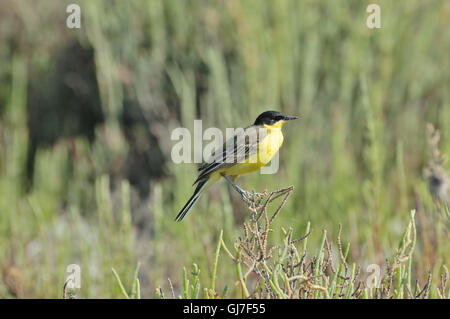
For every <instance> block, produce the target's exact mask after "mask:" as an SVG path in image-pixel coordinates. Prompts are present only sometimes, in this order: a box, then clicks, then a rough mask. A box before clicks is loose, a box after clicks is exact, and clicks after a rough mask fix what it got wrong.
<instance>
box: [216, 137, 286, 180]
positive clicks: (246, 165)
mask: <svg viewBox="0 0 450 319" xmlns="http://www.w3.org/2000/svg"><path fill="white" fill-rule="evenodd" d="M281 145H283V133H282V132H281V128H275V129H270V130H269V131H268V134H267V136H266V137H264V139H263V140H262V141H261V142H259V146H258V152H257V153H255V154H254V155H252V156H250V157H248V158H247V159H246V160H245V161H243V162H241V163H236V164H235V165H232V166H230V167H226V168H224V169H223V170H220V171H218V173H219V174H220V173H224V174H225V175H228V176H232V175H236V176H238V175H243V174H247V173H250V172H253V171H256V170H258V169H260V168H261V167H263V166H265V165H266V164H267V163H269V162H270V160H271V159H272V158H273V157H274V156H275V154H276V153H277V152H278V150H279V149H280V147H281Z"/></svg>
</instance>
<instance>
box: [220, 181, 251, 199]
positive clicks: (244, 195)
mask: <svg viewBox="0 0 450 319" xmlns="http://www.w3.org/2000/svg"><path fill="white" fill-rule="evenodd" d="M221 175H222V177H223V178H225V180H226V181H227V182H228V183H230V185H231V186H232V187H233V188H234V189H235V190H236V191H237V192H238V193H239V194H240V195H241V197H242V199H243V200H244V202H245V203H246V204H247V205H250V201H249V200H248V198H249V196H250V193H249V192H248V191H246V190H243V189H242V188H240V187H239V186H238V185H237V184H236V183H234V182H233V181H232V180H231V179H230V178H229V177H228V176H226V175H225V174H221Z"/></svg>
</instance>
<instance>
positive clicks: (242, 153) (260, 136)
mask: <svg viewBox="0 0 450 319" xmlns="http://www.w3.org/2000/svg"><path fill="white" fill-rule="evenodd" d="M296 118H297V117H295V116H286V115H283V114H281V113H280V112H276V111H266V112H264V113H262V114H260V115H259V116H258V117H257V118H256V120H255V123H254V124H253V125H250V126H248V127H246V128H245V129H243V130H241V131H238V132H237V133H236V134H235V135H234V136H233V137H232V138H230V139H228V140H227V141H226V142H225V144H224V145H223V147H222V149H221V151H220V152H216V153H217V154H215V155H213V157H212V160H211V161H209V163H206V164H203V165H202V166H200V168H199V175H198V177H197V180H196V181H195V182H194V185H195V184H197V187H196V189H195V191H194V194H193V195H192V196H191V198H189V200H188V202H187V203H186V205H184V207H183V208H182V209H181V211H180V212H179V213H178V215H177V217H176V218H175V220H176V221H182V220H183V219H184V217H186V215H187V214H188V213H189V211H190V210H191V209H192V207H193V206H194V204H195V203H196V202H197V200H198V199H199V198H200V196H201V194H202V192H203V191H204V190H205V189H206V188H207V186H210V185H212V184H213V183H215V182H217V181H218V180H219V179H220V178H221V177H223V178H225V180H226V181H227V182H228V183H230V184H231V186H232V187H233V188H234V189H235V190H236V191H237V192H239V194H240V195H241V196H242V198H243V199H244V200H246V199H247V196H248V192H247V191H244V190H243V189H241V188H240V187H239V186H238V185H236V184H235V183H234V182H235V181H236V179H237V177H238V176H240V175H244V174H247V173H250V172H253V171H256V170H258V169H260V168H261V167H263V166H265V165H266V164H267V163H269V162H270V160H271V159H272V158H273V156H274V155H275V154H276V153H277V152H278V150H279V149H280V147H281V145H282V144H283V133H282V132H281V128H282V127H283V125H284V123H286V121H289V120H294V119H296ZM246 201H247V200H246Z"/></svg>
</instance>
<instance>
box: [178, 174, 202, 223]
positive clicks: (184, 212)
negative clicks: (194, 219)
mask: <svg viewBox="0 0 450 319" xmlns="http://www.w3.org/2000/svg"><path fill="white" fill-rule="evenodd" d="M207 183H208V180H205V181H201V182H199V183H198V185H197V188H196V189H195V191H194V194H192V196H191V198H189V200H188V201H187V203H186V205H184V207H183V208H182V209H181V211H180V212H179V213H178V215H177V217H175V221H177V222H181V221H182V220H183V219H184V218H185V217H186V215H187V214H188V213H189V211H190V210H191V209H192V207H193V206H194V204H195V203H196V202H197V201H198V199H199V198H200V196H201V192H202V190H203V188H204V187H205V186H206V184H207Z"/></svg>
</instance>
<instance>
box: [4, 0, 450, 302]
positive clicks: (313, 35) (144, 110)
mask: <svg viewBox="0 0 450 319" xmlns="http://www.w3.org/2000/svg"><path fill="white" fill-rule="evenodd" d="M70 3H77V4H79V6H80V8H81V28H80V29H69V28H68V27H67V26H66V19H67V17H68V15H69V14H68V13H66V7H67V5H69V4H70ZM370 3H378V4H379V5H380V7H381V28H380V29H369V28H368V27H367V26H366V19H367V16H368V13H366V7H367V5H368V4H370ZM449 31H450V2H449V1H445V0H429V1H422V0H408V1H406V0H405V1H388V0H386V1H383V0H380V1H361V0H351V1H347V0H346V1H343V0H341V1H327V0H323V1H318V0H314V1H313V0H292V1H291V0H277V1H260V0H246V1H237V0H215V1H203V0H196V1H179V0H151V1H137V0H135V1H100V0H99V1H75V0H74V1H43V0H40V1H27V0H1V1H0V270H1V271H2V276H1V277H0V297H1V298H10V297H31V298H35V297H42V298H49V297H53V298H57V297H60V296H61V295H62V287H63V286H64V282H65V280H66V277H67V273H66V267H67V266H68V265H69V264H78V265H80V267H81V271H82V273H81V289H80V290H79V297H81V298H109V297H119V296H120V290H119V288H118V286H117V284H116V282H115V281H114V279H113V276H112V273H111V267H114V268H115V269H116V270H117V272H118V273H119V275H120V276H121V278H122V280H123V281H124V283H126V284H127V285H130V283H131V281H132V278H133V271H134V269H135V267H136V264H137V263H138V262H140V263H141V268H140V271H139V279H140V281H141V295H142V297H145V298H153V297H154V291H155V289H156V288H157V287H162V288H163V289H164V290H165V291H166V294H168V292H169V289H170V288H169V283H168V280H167V279H168V278H170V280H171V282H172V283H173V286H174V290H175V291H176V292H177V293H179V291H180V289H181V287H182V269H183V267H184V266H186V267H190V265H191V264H192V263H193V262H195V263H197V264H198V265H199V267H200V269H201V274H200V278H201V280H203V281H205V282H207V281H208V280H209V279H208V278H210V272H211V267H212V266H211V265H212V259H213V255H214V250H215V246H216V243H217V238H218V235H219V231H220V230H221V229H223V230H224V239H225V241H226V242H228V243H231V242H232V241H233V240H234V239H235V238H237V236H239V234H240V233H241V231H242V230H241V225H242V222H243V221H244V220H245V219H247V218H248V217H249V216H248V215H249V213H248V211H247V210H246V209H245V208H244V205H243V203H242V201H241V200H240V198H239V197H238V196H236V194H235V192H233V191H231V190H230V189H229V187H228V185H226V184H225V183H224V182H221V183H217V185H215V186H214V187H212V188H211V189H210V190H209V192H208V194H207V195H204V196H203V197H202V198H201V200H200V201H199V202H198V203H197V205H196V207H195V208H194V209H193V211H191V213H190V214H189V215H188V217H187V218H186V219H185V221H183V222H182V223H175V222H174V221H173V219H174V217H175V216H176V214H177V213H178V211H179V209H180V208H181V207H182V206H183V205H184V203H185V201H186V200H187V199H188V198H189V197H190V195H191V194H192V191H193V188H192V186H191V185H192V182H193V181H194V179H195V177H196V165H195V164H174V163H173V162H172V161H171V158H170V151H171V148H172V146H173V145H174V143H175V142H173V141H171V140H170V134H171V131H172V129H174V128H176V127H181V126H182V127H187V128H189V129H192V128H193V120H194V119H200V118H201V119H203V127H204V128H206V127H213V126H214V127H218V128H220V129H225V128H227V127H245V126H247V125H249V124H250V123H252V122H253V121H254V119H255V118H256V116H257V115H258V114H259V113H261V112H262V111H265V110H268V109H275V110H279V111H282V112H283V113H285V114H288V115H297V116H300V117H301V119H300V120H297V121H295V122H292V123H289V125H286V126H285V128H284V132H285V143H284V146H283V148H282V149H281V154H280V170H279V172H278V173H277V174H276V175H261V174H258V173H254V174H250V175H248V176H246V177H244V178H241V179H240V182H239V184H240V185H241V186H242V187H243V188H245V189H249V190H252V189H254V190H256V191H264V190H265V189H267V190H275V189H278V188H280V187H285V186H289V185H294V187H295V189H294V192H293V193H292V196H291V197H290V198H289V201H288V202H287V204H286V207H285V208H284V210H283V212H282V213H281V214H280V216H279V217H278V219H277V221H276V223H275V229H280V228H281V227H289V226H290V227H293V228H294V234H296V235H297V236H301V235H302V234H303V233H304V231H305V227H306V224H307V222H308V221H310V222H311V228H312V234H311V236H310V240H309V245H310V249H312V250H313V251H314V249H315V247H317V246H318V245H319V241H320V237H321V232H322V229H327V230H328V235H329V237H330V238H335V237H336V236H337V232H338V225H339V224H342V227H343V231H342V240H343V241H345V242H351V246H350V252H349V258H350V260H352V261H356V262H358V263H360V264H361V265H362V267H365V266H367V265H369V264H373V263H376V264H379V265H383V264H384V262H385V260H386V259H389V258H392V256H393V254H394V253H395V250H396V248H397V247H398V243H399V241H400V240H401V235H402V232H403V230H404V227H405V225H406V224H407V222H408V220H409V211H410V210H411V209H413V208H415V209H416V210H417V215H416V222H417V225H416V226H417V229H418V238H417V247H416V250H415V256H414V258H415V259H414V264H413V267H414V269H415V270H416V271H415V272H416V273H417V278H416V279H417V280H419V281H420V282H424V281H425V280H426V278H427V275H428V271H433V280H434V281H436V280H439V270H440V269H441V267H442V265H443V264H445V263H447V264H448V263H449V257H450V241H449V239H450V237H449V233H448V230H449V226H448V220H447V221H446V220H445V219H444V217H443V216H442V214H440V212H439V211H438V210H437V209H436V204H435V202H434V201H433V198H432V196H431V194H430V193H429V188H428V185H427V180H426V179H425V177H424V174H423V171H424V168H425V167H426V165H427V162H428V161H429V160H430V158H431V152H430V148H429V145H428V143H427V129H426V125H427V123H432V124H434V125H435V126H436V128H438V129H439V130H440V131H441V141H440V144H439V146H440V148H441V152H442V153H443V154H450V96H449V95H450V84H449V83H450V79H449V76H450V68H449V52H450V37H449ZM445 165H447V166H446V169H447V171H448V163H445ZM273 236H274V240H276V239H277V236H278V235H277V232H275V233H274V235H273ZM230 245H232V244H230ZM364 269H365V268H364ZM234 272H235V269H234V267H233V266H232V264H231V262H230V261H227V260H225V259H224V260H223V261H221V264H220V267H219V269H218V274H217V276H218V279H217V284H216V285H217V286H218V287H219V289H223V287H224V286H225V285H228V286H229V289H230V293H229V294H230V296H237V295H238V292H237V290H236V289H237V288H236V287H235V286H234V281H235V279H234Z"/></svg>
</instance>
